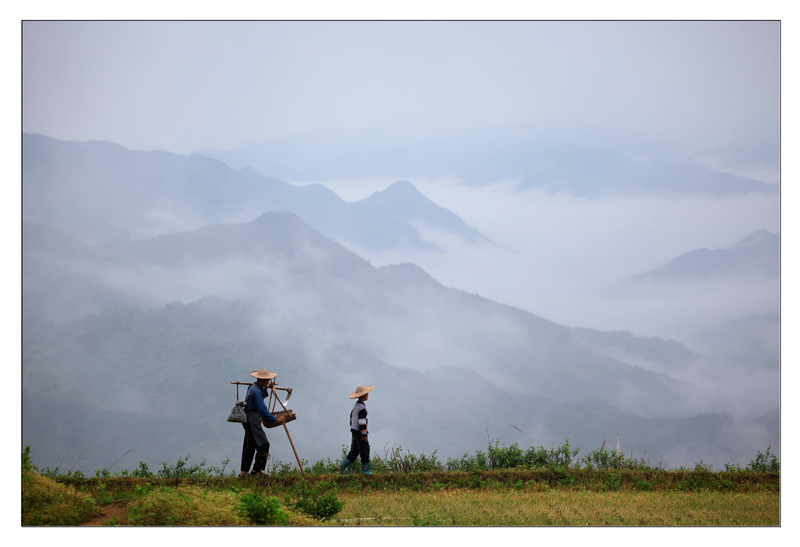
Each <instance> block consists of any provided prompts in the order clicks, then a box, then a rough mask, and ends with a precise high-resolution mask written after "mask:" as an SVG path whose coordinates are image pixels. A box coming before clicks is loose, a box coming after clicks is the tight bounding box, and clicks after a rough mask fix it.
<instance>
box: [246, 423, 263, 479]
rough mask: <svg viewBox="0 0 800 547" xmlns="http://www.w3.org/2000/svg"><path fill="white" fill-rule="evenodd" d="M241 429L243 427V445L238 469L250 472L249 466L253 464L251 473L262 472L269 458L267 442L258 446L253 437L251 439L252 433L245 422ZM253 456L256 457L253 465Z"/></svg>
mask: <svg viewBox="0 0 800 547" xmlns="http://www.w3.org/2000/svg"><path fill="white" fill-rule="evenodd" d="M242 427H244V443H243V444H242V465H241V467H240V469H241V470H242V471H243V472H245V473H247V472H248V471H249V470H250V464H253V473H258V472H259V471H264V468H265V467H266V466H267V458H268V457H269V441H267V442H265V443H264V444H262V445H261V446H258V445H257V444H256V439H255V437H253V431H252V430H251V429H250V424H249V423H247V422H245V423H243V424H242ZM253 455H255V457H256V460H255V463H253Z"/></svg>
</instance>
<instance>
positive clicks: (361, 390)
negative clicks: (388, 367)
mask: <svg viewBox="0 0 800 547" xmlns="http://www.w3.org/2000/svg"><path fill="white" fill-rule="evenodd" d="M374 387H375V386H367V387H364V386H358V387H357V388H356V390H355V391H354V392H353V393H351V394H350V398H351V399H358V398H359V397H363V396H364V395H366V394H367V393H369V392H370V391H372V388H374Z"/></svg>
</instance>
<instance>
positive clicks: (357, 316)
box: [23, 213, 692, 414]
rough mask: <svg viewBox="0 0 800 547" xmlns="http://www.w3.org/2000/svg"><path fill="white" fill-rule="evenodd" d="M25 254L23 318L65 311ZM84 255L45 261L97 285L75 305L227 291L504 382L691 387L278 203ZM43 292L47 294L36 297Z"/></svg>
mask: <svg viewBox="0 0 800 547" xmlns="http://www.w3.org/2000/svg"><path fill="white" fill-rule="evenodd" d="M23 228H24V230H25V232H27V230H28V227H26V226H24V227H23ZM23 237H24V241H26V240H28V238H27V237H25V234H23ZM23 251H24V252H25V253H26V255H28V256H29V260H28V262H27V263H26V267H25V268H24V270H23V278H24V285H25V291H26V292H25V295H26V298H25V301H24V303H23V315H24V316H25V317H31V318H36V317H41V318H43V319H63V318H64V317H67V316H69V312H70V309H69V308H66V309H59V310H57V313H56V312H54V310H53V309H52V304H50V303H49V302H50V301H49V300H48V299H47V298H36V295H39V294H47V295H50V294H51V293H52V292H55V293H57V294H58V293H59V292H60V291H59V290H58V289H54V288H53V287H54V286H55V287H58V282H57V280H55V279H52V280H51V279H50V278H48V277H47V275H46V273H47V272H48V269H47V268H48V266H49V263H48V262H46V261H45V258H44V257H46V256H47V253H46V251H43V250H42V249H38V248H35V247H34V246H25V248H24V250H23ZM91 260H92V264H93V266H92V267H91V268H87V267H85V259H78V260H76V262H75V263H74V264H72V265H71V264H69V262H68V261H64V262H63V263H61V264H60V267H59V268H58V270H57V271H51V272H50V273H51V277H52V278H62V279H71V280H72V281H71V282H70V286H83V287H89V288H93V289H94V290H91V291H86V292H83V293H81V295H80V296H81V299H82V300H81V305H82V308H81V309H86V308H89V309H92V310H109V309H113V307H117V306H119V305H121V303H123V304H126V305H133V304H136V303H138V304H140V305H145V306H148V307H159V306H163V305H166V304H168V303H170V302H173V301H181V302H193V301H196V300H198V299H201V298H203V297H206V296H216V297H220V298H225V299H231V300H237V299H238V300H241V301H244V302H249V303H251V304H252V305H255V306H258V307H259V308H260V310H261V316H262V318H261V321H262V322H263V323H265V324H273V323H276V324H280V325H282V326H287V325H294V326H295V327H296V328H299V329H306V330H308V331H309V332H312V333H317V334H318V335H321V336H322V335H323V334H324V337H326V338H329V339H331V340H335V341H338V342H340V343H347V344H350V345H353V346H354V347H357V348H359V349H360V350H362V351H364V352H365V353H367V354H369V355H372V356H374V357H376V358H378V359H380V360H381V361H383V362H386V363H389V364H391V365H393V366H398V367H403V368H410V369H414V370H419V371H428V370H432V369H434V368H437V367H439V366H442V365H454V366H459V367H460V368H465V369H469V370H473V371H476V372H478V373H481V374H489V375H490V376H491V377H492V381H493V383H495V385H497V386H498V387H500V388H502V389H505V390H507V391H509V392H516V393H527V394H541V395H544V394H548V395H550V396H558V397H561V398H563V400H565V401H580V400H586V399H587V398H588V400H603V401H606V402H609V403H611V404H618V405H624V406H627V408H629V409H632V410H637V411H639V412H644V413H653V412H655V413H656V414H657V413H659V412H661V410H655V408H654V407H653V405H652V403H653V402H654V401H661V402H663V403H664V404H665V405H667V406H662V407H660V408H662V409H665V408H667V407H669V408H676V407H679V406H680V405H681V404H682V403H681V401H683V402H684V403H685V402H688V401H689V400H691V398H692V393H691V392H692V389H691V386H688V385H685V384H683V383H681V382H677V381H675V380H673V379H671V378H669V377H667V376H664V375H659V374H653V373H651V372H647V371H645V370H644V369H640V368H637V367H633V366H630V365H626V364H623V363H621V362H619V361H616V360H614V359H610V358H607V357H604V356H602V355H599V354H597V353H594V352H592V351H591V350H589V349H587V348H586V347H584V346H583V345H581V344H579V343H578V342H577V341H576V340H575V339H574V337H573V336H572V334H571V332H570V330H569V329H568V328H566V327H563V326H561V325H557V324H555V323H552V322H550V321H547V320H545V319H542V318H539V317H537V316H535V315H533V314H530V313H527V312H524V311H522V310H518V309H514V308H510V307H508V306H504V305H500V304H496V303H494V302H491V301H489V300H486V299H484V298H480V297H478V296H476V295H471V294H467V293H464V292H462V291H457V290H453V289H447V288H445V287H443V286H441V285H440V284H438V283H436V282H434V281H433V280H432V279H430V278H429V277H428V276H425V275H421V274H420V273H416V274H414V273H413V270H414V268H411V269H410V270H409V267H408V266H406V267H391V268H381V269H376V268H373V267H372V266H370V265H369V264H368V263H367V262H366V261H364V260H362V259H360V258H358V257H357V256H355V255H353V254H352V253H350V252H349V251H347V250H346V249H344V248H343V247H341V246H340V245H338V244H337V243H335V242H333V241H331V240H329V239H327V238H325V237H324V236H321V235H320V234H318V233H316V232H314V231H313V230H311V229H310V228H309V227H308V226H307V225H305V224H304V223H302V222H301V221H300V220H299V219H297V217H295V216H293V215H291V214H288V213H279V214H264V215H262V216H261V217H259V219H257V220H255V221H253V222H250V223H243V224H233V225H215V226H209V227H206V228H203V229H201V230H197V231H195V232H190V233H182V234H170V235H164V236H159V237H157V238H153V239H149V240H141V241H130V242H122V243H118V244H104V245H101V246H98V247H97V248H96V252H95V254H94V255H93V257H92V259H91ZM404 271H405V273H403V272H404ZM34 274H36V275H34ZM100 289H102V290H100ZM42 301H44V302H47V303H48V305H47V306H45V307H39V308H37V304H40V303H41V302H42ZM51 314H52V315H51ZM77 316H79V315H78V314H76V315H73V317H77Z"/></svg>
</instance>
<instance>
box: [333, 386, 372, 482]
mask: <svg viewBox="0 0 800 547" xmlns="http://www.w3.org/2000/svg"><path fill="white" fill-rule="evenodd" d="M374 387H375V386H367V387H364V386H358V387H357V388H356V390H355V391H354V392H353V393H351V394H350V398H351V399H358V401H356V404H355V406H353V410H351V411H350V436H351V437H352V441H351V443H350V452H349V453H348V454H347V456H346V457H345V458H344V459H343V460H342V463H340V464H339V465H338V469H339V471H340V472H341V473H346V472H347V467H348V466H349V465H350V464H351V463H353V462H354V461H356V458H357V457H359V456H361V472H362V473H363V474H364V475H372V471H370V470H369V435H368V433H367V405H365V404H364V403H365V402H366V401H367V399H369V392H370V391H372V388H374Z"/></svg>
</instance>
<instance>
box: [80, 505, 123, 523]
mask: <svg viewBox="0 0 800 547" xmlns="http://www.w3.org/2000/svg"><path fill="white" fill-rule="evenodd" d="M102 509H103V514H102V515H99V516H97V517H94V518H93V519H92V520H87V521H86V522H84V523H83V524H79V525H78V526H104V525H106V524H108V522H109V521H110V520H111V519H113V518H114V517H117V520H116V521H115V524H127V523H128V518H127V517H126V515H125V514H126V513H127V509H128V506H127V504H125V503H122V502H116V503H110V504H108V505H106V506H105V507H103V508H102Z"/></svg>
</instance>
